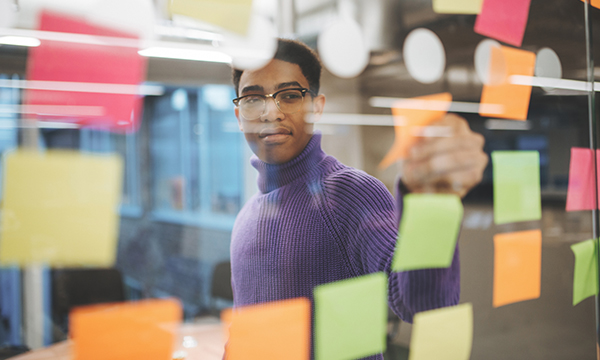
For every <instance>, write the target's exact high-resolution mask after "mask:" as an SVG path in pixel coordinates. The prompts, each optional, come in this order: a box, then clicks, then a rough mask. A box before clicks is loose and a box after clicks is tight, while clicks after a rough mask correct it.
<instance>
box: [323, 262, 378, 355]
mask: <svg viewBox="0 0 600 360" xmlns="http://www.w3.org/2000/svg"><path fill="white" fill-rule="evenodd" d="M314 301H315V325H314V326H315V328H314V331H315V335H314V339H315V340H314V341H315V359H316V360H325V359H327V360H338V359H339V360H342V359H357V358H362V357H366V356H369V355H374V354H377V353H380V352H383V351H384V350H385V344H386V343H385V337H386V332H387V329H386V326H387V311H388V310H387V309H388V307H387V275H386V274H384V273H373V274H369V275H365V276H361V277H357V278H352V279H348V280H342V281H337V282H333V283H329V284H324V285H319V286H317V287H316V288H315V290H314Z"/></svg>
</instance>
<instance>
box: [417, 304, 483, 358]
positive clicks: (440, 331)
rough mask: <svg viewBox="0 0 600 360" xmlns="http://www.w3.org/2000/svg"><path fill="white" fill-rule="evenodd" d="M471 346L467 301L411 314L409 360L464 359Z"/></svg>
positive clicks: (471, 325) (470, 315) (470, 320)
mask: <svg viewBox="0 0 600 360" xmlns="http://www.w3.org/2000/svg"><path fill="white" fill-rule="evenodd" d="M472 346H473V306H472V305H471V304H470V303H467V304H461V305H457V306H452V307H447V308H441V309H436V310H430V311H424V312H420V313H418V314H416V315H415V318H414V323H413V329H412V335H411V339H410V353H409V354H408V359H409V360H433V359H444V360H468V359H469V357H470V356H471V348H472Z"/></svg>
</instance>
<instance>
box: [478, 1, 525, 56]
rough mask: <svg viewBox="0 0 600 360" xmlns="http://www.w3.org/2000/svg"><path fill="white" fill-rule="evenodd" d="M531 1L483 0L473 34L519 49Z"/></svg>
mask: <svg viewBox="0 0 600 360" xmlns="http://www.w3.org/2000/svg"><path fill="white" fill-rule="evenodd" d="M530 3H531V0H483V5H482V7H481V12H480V13H479V15H477V19H476V20H475V32H476V33H478V34H481V35H484V36H488V37H491V38H493V39H496V40H500V41H502V42H505V43H507V44H510V45H514V46H517V47H520V46H521V44H522V43H523V35H525V28H526V27H527V18H528V17H529V5H530Z"/></svg>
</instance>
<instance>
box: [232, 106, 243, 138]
mask: <svg viewBox="0 0 600 360" xmlns="http://www.w3.org/2000/svg"><path fill="white" fill-rule="evenodd" d="M233 111H234V112H235V117H236V118H237V122H238V127H239V128H240V131H241V132H244V127H243V126H242V119H241V118H240V108H239V107H237V106H236V107H235V109H234V110H233Z"/></svg>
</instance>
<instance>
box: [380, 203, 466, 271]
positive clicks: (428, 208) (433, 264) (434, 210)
mask: <svg viewBox="0 0 600 360" xmlns="http://www.w3.org/2000/svg"><path fill="white" fill-rule="evenodd" d="M462 216H463V206H462V203H461V201H460V198H459V197H458V196H456V195H449V194H409V195H406V196H405V197H404V205H403V214H402V221H401V222H400V231H399V232H398V241H397V245H396V252H395V253H394V260H393V261H392V270H393V271H406V270H416V269H430V268H446V267H448V266H450V264H451V263H452V257H453V256H454V250H455V247H456V240H457V238H458V231H459V230H460V222H461V220H462Z"/></svg>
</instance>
